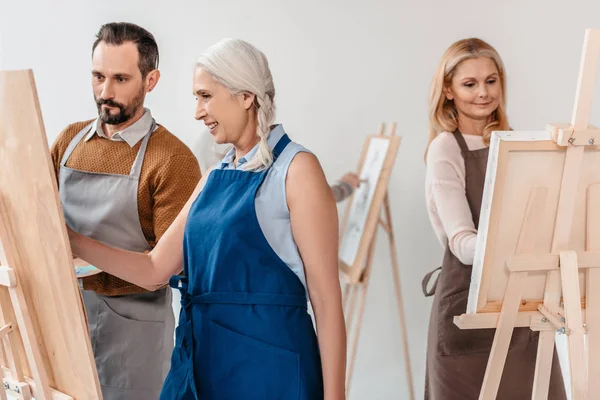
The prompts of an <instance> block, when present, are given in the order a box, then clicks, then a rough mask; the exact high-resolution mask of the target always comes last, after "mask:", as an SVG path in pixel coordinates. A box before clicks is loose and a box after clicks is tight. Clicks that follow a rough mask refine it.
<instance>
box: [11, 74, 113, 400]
mask: <svg viewBox="0 0 600 400" xmlns="http://www.w3.org/2000/svg"><path fill="white" fill-rule="evenodd" d="M51 165H52V163H51V161H50V154H49V151H48V144H47V139H46V135H45V131H44V125H43V121H42V116H41V111H40V107H39V102H38V97H37V91H36V88H35V82H34V79H33V73H32V72H31V71H30V70H27V71H0V364H1V365H0V380H1V381H2V384H3V385H4V388H5V389H6V390H0V400H6V399H7V396H9V398H11V399H12V398H17V399H20V400H30V399H31V398H32V397H35V399H36V400H49V399H53V400H95V399H101V398H102V394H101V391H100V383H99V380H98V374H97V371H96V364H95V361H94V356H93V353H92V346H91V341H90V336H89V332H88V327H87V322H86V319H85V311H84V309H83V302H82V301H81V295H80V292H79V287H78V284H77V281H76V278H75V270H74V268H73V256H72V253H71V248H70V246H69V240H68V237H67V231H66V225H65V222H64V219H63V214H62V208H61V204H60V199H59V196H58V188H57V182H56V177H55V174H54V170H53V168H52V166H51Z"/></svg>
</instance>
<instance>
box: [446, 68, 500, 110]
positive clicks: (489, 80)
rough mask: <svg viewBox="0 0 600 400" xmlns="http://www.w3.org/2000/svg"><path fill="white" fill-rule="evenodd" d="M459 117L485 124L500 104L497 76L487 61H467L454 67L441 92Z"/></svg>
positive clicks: (496, 72) (495, 70) (498, 76)
mask: <svg viewBox="0 0 600 400" xmlns="http://www.w3.org/2000/svg"><path fill="white" fill-rule="evenodd" d="M444 94H445V96H446V98H447V99H448V100H453V101H454V104H455V106H456V109H457V110H458V113H459V115H461V114H462V116H463V117H466V118H469V119H474V120H487V119H489V117H490V116H491V114H492V113H493V112H494V111H495V110H496V108H498V105H499V104H500V101H501V100H502V87H501V84H500V74H499V73H498V68H496V64H495V63H494V61H493V60H492V59H490V58H487V57H479V58H471V59H468V60H465V61H463V62H461V63H460V64H458V66H457V67H456V70H455V73H454V77H453V78H452V82H451V85H450V86H449V87H446V88H444Z"/></svg>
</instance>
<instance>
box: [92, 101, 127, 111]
mask: <svg viewBox="0 0 600 400" xmlns="http://www.w3.org/2000/svg"><path fill="white" fill-rule="evenodd" d="M96 104H98V107H100V106H103V105H107V106H109V107H118V108H120V109H123V108H124V106H123V105H122V104H120V103H117V102H116V101H113V100H104V99H98V100H96Z"/></svg>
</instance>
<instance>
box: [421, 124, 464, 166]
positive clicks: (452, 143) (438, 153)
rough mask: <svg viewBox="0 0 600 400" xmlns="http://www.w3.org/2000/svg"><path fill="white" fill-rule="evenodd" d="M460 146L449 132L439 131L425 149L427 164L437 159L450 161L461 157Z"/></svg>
mask: <svg viewBox="0 0 600 400" xmlns="http://www.w3.org/2000/svg"><path fill="white" fill-rule="evenodd" d="M461 157H462V156H461V154H460V147H459V146H458V143H457V142H456V139H455V138H454V135H453V134H452V133H450V132H441V133H440V134H439V135H437V136H436V137H435V139H433V140H432V141H431V144H430V145H429V150H428V151H427V164H428V165H429V164H432V163H435V162H438V161H446V162H452V161H455V160H456V159H457V158H461Z"/></svg>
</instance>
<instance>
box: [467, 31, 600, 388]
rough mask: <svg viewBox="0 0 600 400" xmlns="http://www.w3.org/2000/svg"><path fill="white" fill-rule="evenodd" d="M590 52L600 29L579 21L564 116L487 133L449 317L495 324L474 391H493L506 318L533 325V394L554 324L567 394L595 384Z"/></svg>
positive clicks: (598, 197) (597, 195)
mask: <svg viewBox="0 0 600 400" xmlns="http://www.w3.org/2000/svg"><path fill="white" fill-rule="evenodd" d="M599 55H600V30H587V31H586V36H585V42H584V51H583V55H582V60H581V69H580V75H579V80H578V85H577V93H576V100H575V107H574V111H573V118H572V122H571V124H569V125H549V127H548V129H547V130H546V131H535V132H494V133H493V134H492V140H491V145H490V156H489V159H488V169H487V175H486V183H485V188H484V194H483V204H482V210H481V219H480V224H479V232H478V239H477V240H478V243H477V247H476V251H475V260H474V264H473V271H472V277H471V286H470V289H469V302H468V305H467V310H466V313H465V314H463V315H461V316H456V317H455V324H456V325H457V326H458V327H459V328H461V329H473V328H495V329H496V333H495V336H494V342H493V345H492V349H491V353H490V358H489V361H488V365H487V368H486V373H485V378H484V382H483V387H482V390H481V394H480V399H486V400H487V399H494V398H495V397H496V394H497V391H498V388H499V385H500V379H501V376H502V371H503V368H504V363H505V361H506V356H507V351H508V347H509V345H510V339H511V336H512V332H513V329H514V328H515V327H530V328H531V329H532V330H534V331H540V336H539V344H538V353H537V359H536V366H535V378H534V385H533V389H532V398H533V399H546V398H547V397H548V388H549V382H550V371H551V367H552V357H553V351H554V338H555V332H556V331H558V332H559V333H563V334H566V335H567V341H568V344H569V360H570V371H569V372H570V378H571V396H572V399H573V400H579V399H592V398H594V396H596V395H597V394H598V393H599V392H600V361H599V360H598V356H600V298H599V297H598V296H599V295H600V292H599V290H600V275H599V272H600V213H599V212H598V207H600V146H599V145H598V144H600V130H599V129H597V128H595V127H593V126H591V125H589V124H588V120H589V115H590V108H591V101H592V91H593V88H594V79H595V75H596V68H597V65H598V57H599ZM583 290H585V291H583ZM583 294H586V296H582V295H583ZM584 317H585V318H584ZM584 335H587V345H586V344H585V341H584Z"/></svg>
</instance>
